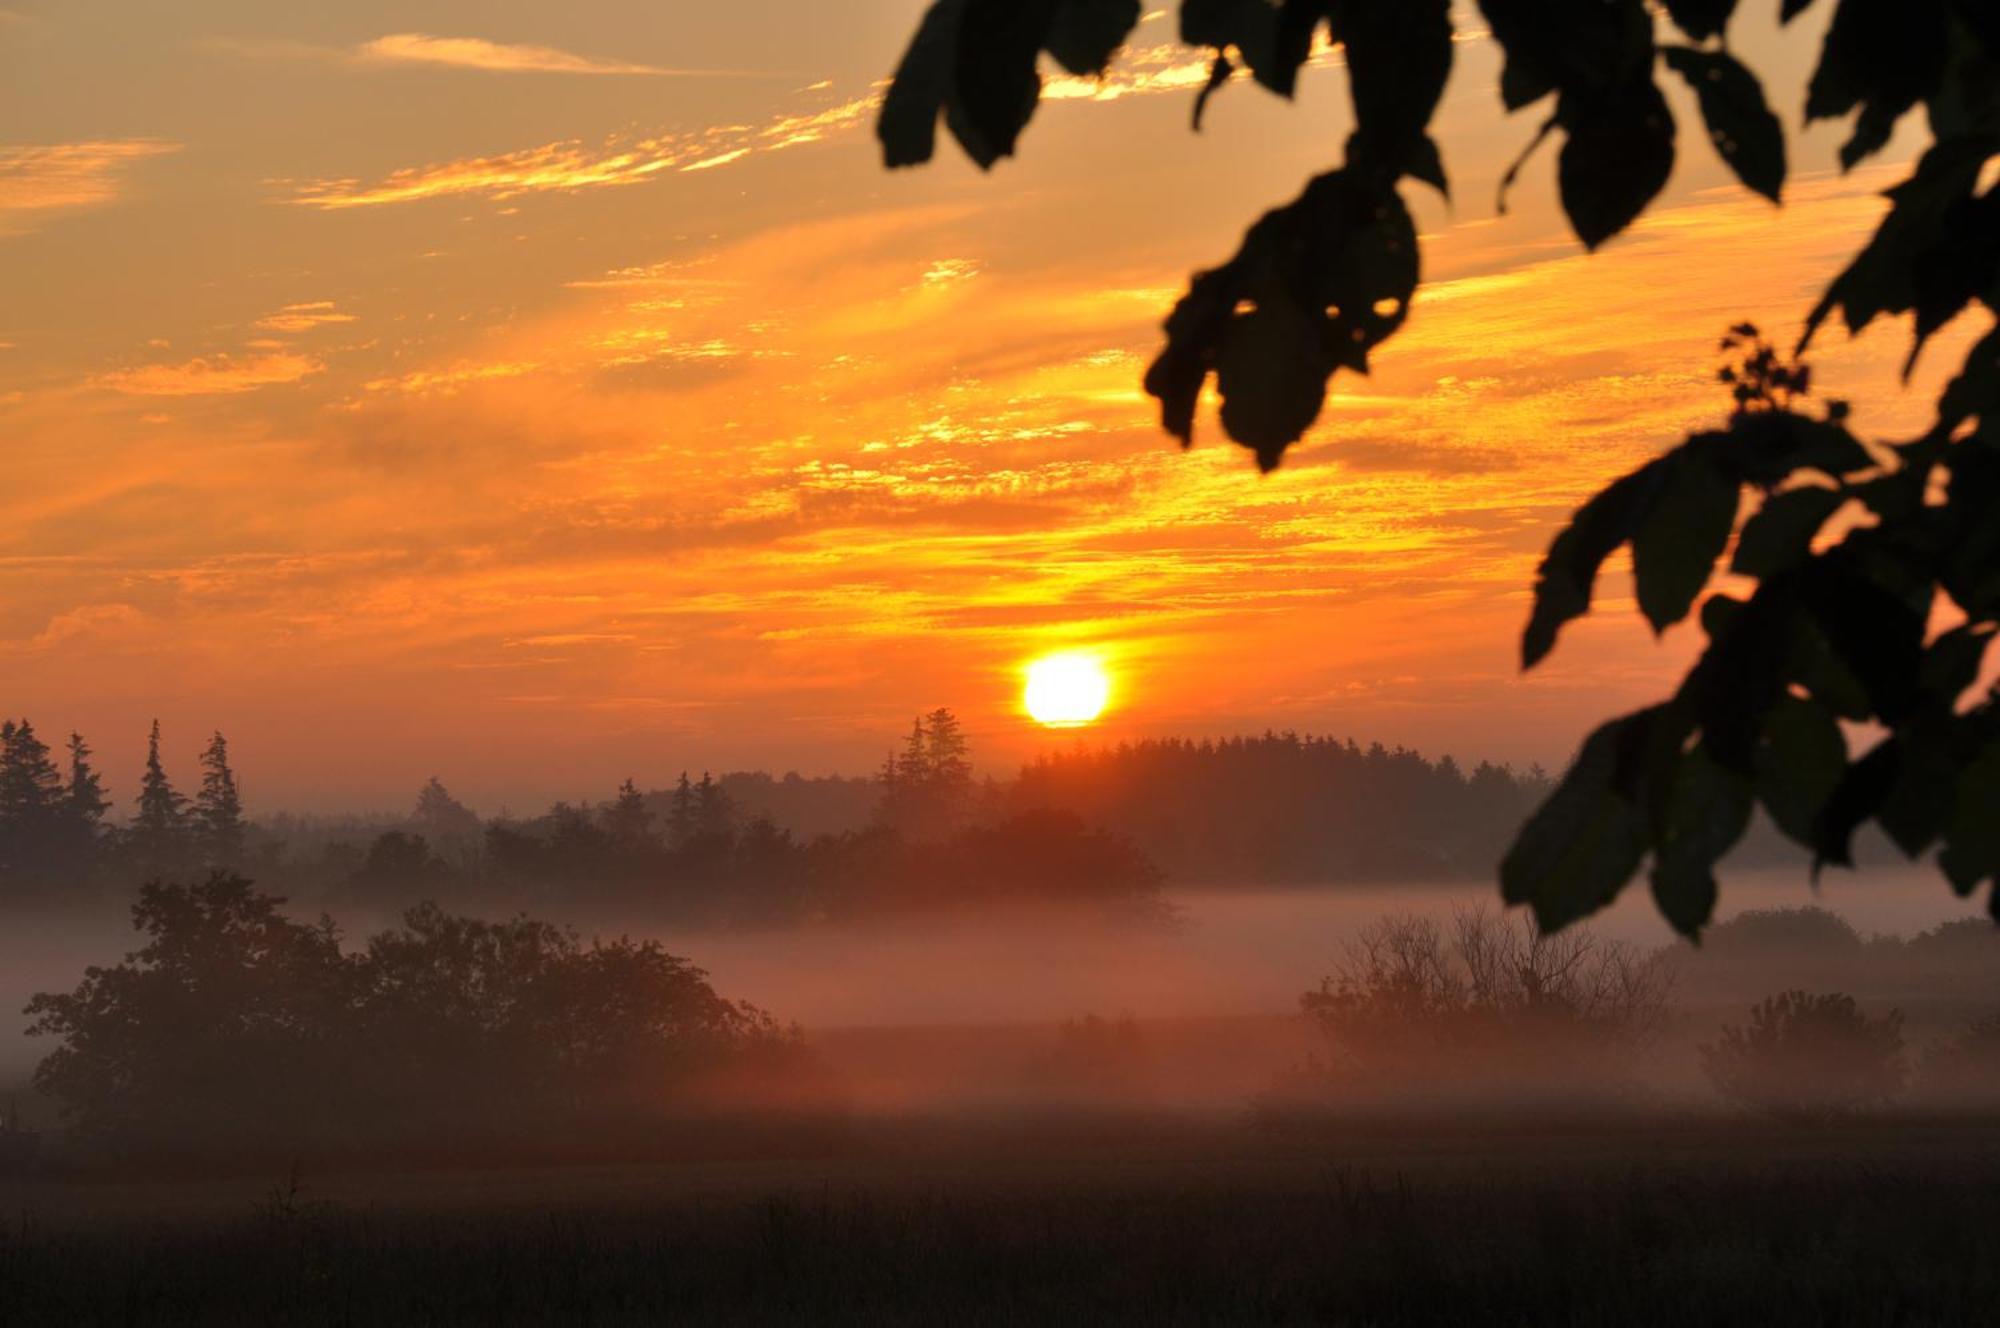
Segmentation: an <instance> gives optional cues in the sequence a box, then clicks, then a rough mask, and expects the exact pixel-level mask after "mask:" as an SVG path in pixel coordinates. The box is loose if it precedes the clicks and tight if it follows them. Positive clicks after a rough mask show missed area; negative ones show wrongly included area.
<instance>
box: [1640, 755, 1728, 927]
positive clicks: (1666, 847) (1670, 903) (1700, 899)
mask: <svg viewBox="0 0 2000 1328" xmlns="http://www.w3.org/2000/svg"><path fill="white" fill-rule="evenodd" d="M1751 806H1752V800H1751V793H1750V781H1749V780H1747V779H1745V778H1744V777H1743V776H1741V775H1739V774H1737V773H1735V772H1734V771H1731V770H1725V769H1723V768H1722V767H1721V766H1719V765H1717V764H1716V763H1715V762H1714V761H1712V760H1710V759H1709V756H1708V753H1707V752H1706V751H1704V750H1703V749H1702V747H1701V746H1700V745H1699V744H1697V745H1696V746H1695V747H1694V749H1693V750H1692V751H1690V752H1688V753H1687V754H1686V755H1685V756H1683V757H1682V758H1681V759H1680V762H1679V763H1678V768H1677V769H1676V770H1675V772H1674V776H1673V780H1672V783H1671V787H1670V789H1669V792H1668V794H1667V798H1666V815H1665V816H1664V818H1663V819H1662V821H1661V823H1660V825H1659V827H1658V832H1657V842H1656V844H1655V846H1654V859H1653V900H1654V902H1655V903H1657V904H1658V905H1659V909H1660V913H1661V915H1662V916H1663V917H1665V918H1666V920H1667V922H1668V924H1669V925H1671V926H1672V927H1673V929H1674V930H1675V931H1677V932H1679V933H1680V934H1681V935H1683V936H1694V935H1697V934H1698V933H1699V932H1700V931H1701V929H1702V928H1703V927H1704V926H1706V925H1707V923H1708V920H1709V917H1710V915H1711V914H1713V913H1714V911H1715V899H1716V886H1715V864H1716V862H1717V861H1718V860H1719V859H1720V858H1721V857H1722V855H1723V854H1725V853H1727V852H1728V851H1729V850H1730V849H1731V848H1733V847H1734V846H1735V844H1736V841H1737V840H1739V839H1741V838H1742V837H1743V831H1744V830H1745V829H1746V828H1748V826H1749V824H1750V810H1751Z"/></svg>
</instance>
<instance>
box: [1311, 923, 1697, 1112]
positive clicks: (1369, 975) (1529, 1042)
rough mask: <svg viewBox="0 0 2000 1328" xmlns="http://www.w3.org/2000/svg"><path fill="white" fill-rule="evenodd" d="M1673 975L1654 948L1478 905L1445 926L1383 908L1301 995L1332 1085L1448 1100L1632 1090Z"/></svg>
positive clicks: (1663, 1014)
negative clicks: (1650, 951) (1546, 927)
mask: <svg viewBox="0 0 2000 1328" xmlns="http://www.w3.org/2000/svg"><path fill="white" fill-rule="evenodd" d="M1671 989H1672V975H1671V972H1670V970H1669V969H1668V968H1667V967H1666V966H1665V965H1664V964H1663V963H1662V962H1661V961H1660V959H1659V958H1658V957H1657V956H1650V955H1644V954H1641V953H1640V952H1639V951H1637V950H1635V949H1634V948H1632V947H1630V946H1627V945H1624V944H1622V943H1620V942H1617V941H1609V940H1604V939H1602V938H1600V937H1597V936H1594V935H1593V934H1591V932H1590V931H1589V930H1587V929H1573V930H1570V931H1566V932H1563V933H1560V934H1556V935H1549V934H1546V933H1543V932H1541V931H1539V930H1538V929H1537V928H1536V927H1535V925H1534V923H1533V922H1532V921H1531V920H1530V919H1528V918H1527V917H1525V916H1519V915H1511V916H1510V915H1501V916H1496V915H1493V914H1490V913H1488V912H1486V911H1485V910H1483V909H1476V910H1470V911H1467V912H1462V913H1460V914H1458V915H1457V916H1456V917H1455V918H1453V919H1452V922H1451V924H1450V925H1449V926H1448V927H1447V926H1445V925H1443V924H1440V923H1439V922H1437V921H1435V920H1433V919H1430V918H1422V917H1410V916H1403V917H1388V918H1383V919H1381V920H1380V921H1378V922H1376V923H1375V924H1373V925H1372V926H1370V927H1368V928H1366V929H1365V930H1364V931H1362V932H1361V933H1360V935H1359V936H1357V937H1356V938H1355V939H1354V941H1353V942H1351V943H1350V944H1349V945H1348V947H1347V953H1346V956H1345V958H1344V960H1343V961H1342V963H1341V965H1340V966H1339V968H1338V969H1336V971H1335V972H1334V973H1332V974H1331V975H1329V976H1328V977H1326V978H1324V979H1323V980H1322V981H1321V983H1320V985H1319V988H1318V989H1317V990H1315V991H1309V992H1307V993H1306V994H1305V995H1304V997H1302V998H1301V1004H1302V1006H1303V1008H1304V1010H1305V1013H1306V1016H1307V1017H1308V1018H1309V1019H1310V1020H1311V1021H1312V1022H1313V1024H1314V1025H1315V1026H1316V1027H1317V1029H1318V1031H1319V1032H1320V1034H1321V1035H1322V1036H1323V1038H1324V1040H1325V1045H1326V1048H1327V1052H1328V1059H1327V1061H1326V1062H1325V1063H1324V1064H1323V1065H1321V1066H1320V1067H1318V1073H1317V1076H1316V1077H1317V1078H1319V1079H1320V1080H1321V1086H1322V1087H1323V1088H1326V1089H1330V1090H1331V1091H1332V1092H1333V1093H1334V1094H1335V1096H1337V1097H1342V1098H1347V1099H1354V1100H1371V1099H1379V1098H1381V1097H1384V1096H1390V1097H1402V1096H1411V1097H1416V1098H1420V1099H1422V1100H1425V1101H1429V1102H1435V1103H1438V1104H1440V1105H1449V1104H1451V1103H1454V1102H1462V1101H1465V1100H1467V1099H1470V1098H1488V1097H1503V1098H1510V1099H1517V1098H1520V1097H1524V1096H1525V1097H1545V1096H1564V1097H1569V1096H1574V1095H1575V1094H1576V1093H1578V1092H1579V1091H1581V1092H1584V1093H1600V1092H1607V1091H1608V1092H1613V1093H1616V1092H1620V1091H1622V1090H1623V1088H1624V1087H1625V1086H1626V1084H1627V1080H1628V1077H1629V1074H1628V1072H1629V1071H1630V1069H1631V1067H1632V1062H1633V1060H1634V1058H1635V1057H1636V1056H1637V1055H1638V1054H1639V1053H1641V1052H1643V1051H1644V1050H1645V1048H1647V1047H1648V1046H1650V1045H1651V1044H1652V1043H1653V1042H1654V1041H1655V1040H1656V1039H1657V1037H1658V1035H1659V1034H1660V1032H1661V1031H1662V1030H1663V1028H1664V1026H1665V1023H1666V1018H1667V1010H1668V997H1669V995H1670V993H1671Z"/></svg>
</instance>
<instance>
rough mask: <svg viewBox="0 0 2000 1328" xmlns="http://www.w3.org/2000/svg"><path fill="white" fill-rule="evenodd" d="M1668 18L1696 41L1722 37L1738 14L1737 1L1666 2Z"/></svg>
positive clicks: (1688, 0)
mask: <svg viewBox="0 0 2000 1328" xmlns="http://www.w3.org/2000/svg"><path fill="white" fill-rule="evenodd" d="M1666 3H1667V17H1668V18H1671V19H1672V20H1673V21H1674V26H1675V27H1677V28H1679V29H1680V30H1681V31H1682V32H1685V33H1686V34H1687V35H1688V36H1689V37H1691V38H1693V39H1694V40H1695V41H1707V40H1708V39H1709V38H1710V37H1720V36H1721V35H1722V30H1723V29H1724V28H1726V27H1728V26H1729V17H1730V15H1732V14H1734V13H1735V12H1736V0H1666Z"/></svg>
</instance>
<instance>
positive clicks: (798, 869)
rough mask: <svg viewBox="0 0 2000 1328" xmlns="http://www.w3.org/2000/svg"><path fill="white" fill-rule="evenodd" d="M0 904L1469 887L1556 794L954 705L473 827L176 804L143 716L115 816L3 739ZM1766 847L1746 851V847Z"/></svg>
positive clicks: (450, 802)
mask: <svg viewBox="0 0 2000 1328" xmlns="http://www.w3.org/2000/svg"><path fill="white" fill-rule="evenodd" d="M0 733H4V735H5V743H4V749H3V750H0V901H7V902H14V903H20V902H42V903H47V902H63V901H73V902H97V903H103V902H111V903H121V904H122V902H123V901H125V900H127V899H129V898H130V893H131V891H132V890H133V889H134V888H135V887H136V886H137V885H138V884H140V883H141V882H143V881H147V880H171V879H181V880H186V879H194V878H196V877H198V876H199V875H200V874H202V873H204V872H207V871H210V870H225V871H242V872H245V873H246V874H249V875H251V876H254V877H255V878H256V879H258V880H260V881H263V882H266V883H268V884H270V885H271V886H272V888H275V889H281V890H283V891H285V892H286V893H287V894H289V895H292V896H293V897H300V898H308V899H313V900H317V901H321V902H323V903H326V904H328V905H332V906H337V907H339V908H341V909H344V910H351V909H359V910H362V911H365V912H368V913H371V914H375V915H381V914H383V913H393V912H395V911H397V910H400V909H402V908H404V907H407V906H408V905H409V904H411V903H413V902H416V901H418V900H421V899H438V900H445V901H449V902H452V903H453V904H455V905H457V906H461V907H466V908H471V909H476V910H480V911H484V912H488V913H492V912H498V911H506V910H512V909H518V908H534V909H542V910H551V911H554V912H555V913H556V915H558V916H562V917H566V918H587V917H631V918H635V919H648V920H658V921H677V922H685V923H689V924H696V925H704V926H723V927H735V926H759V925H770V924H792V923H799V922H814V921H839V920H845V919H862V918H871V917H879V916H884V915H887V914H894V913H901V912H909V911H925V910H935V909H944V908H955V907H967V908H973V907H990V906H993V905H994V904H996V903H999V902H1003V901H1016V900H1031V899H1039V900H1043V901H1048V900H1051V899H1058V900H1061V901H1063V902H1067V903H1074V904H1081V905H1086V906H1088V907H1090V908H1093V909H1097V910H1100V911H1108V912H1111V913H1115V914H1118V915H1121V916H1128V917H1129V916H1134V915H1139V916H1160V915H1161V914H1162V913H1163V912H1164V909H1163V906H1162V905H1161V904H1160V902H1159V888H1160V886H1161V883H1162V882H1163V881H1164V880H1165V879H1166V878H1167V877H1168V876H1171V878H1172V879H1173V880H1174V881H1175V882H1176V883H1181V884H1196V885H1218V886H1250V885H1273V884H1277V885H1292V884H1299V885H1311V884H1326V883H1342V882H1393V881H1398V880H1436V879H1440V878H1448V877H1468V878H1470V877H1477V876H1481V875H1484V874H1486V873H1488V872H1490V871H1491V870H1492V867H1493V864H1494V863H1495V862H1496V861H1497V860H1498V858H1499V856H1500V854H1501V853H1502V852H1503V851H1504V849H1505V847H1506V845H1507V844H1508V842H1509V841H1510V840H1511V837H1512V835H1513V833H1514V831H1515V830H1516V828H1517V827H1518V826H1519V825H1520V823H1521V821H1522V819H1523V818H1524V817H1525V816H1526V815H1527V814H1528V812H1529V811H1530V810H1532V808H1533V807H1534V806H1535V805H1536V804H1537V803H1538V802H1539V801H1540V799H1541V798H1542V797H1543V796H1544V794H1545V793H1546V790H1547V787H1548V783H1549V781H1548V778H1547V776H1546V775H1545V774H1544V773H1543V772H1542V771H1541V770H1540V769H1539V768H1531V769H1529V770H1527V771H1525V772H1524V771H1517V770H1515V769H1512V768H1511V767H1508V766H1504V765H1494V764H1490V763H1486V762H1481V763H1480V764H1478V765H1476V766H1474V767H1472V768H1471V769H1470V770H1466V769H1464V768H1462V767H1461V766H1460V765H1459V764H1458V763H1457V762H1456V761H1454V760H1453V759H1452V758H1451V757H1449V756H1445V757H1442V758H1439V759H1436V760H1431V759H1428V758H1426V757H1424V756H1422V755H1420V754H1419V753H1417V752H1414V751H1410V750H1408V749H1406V748H1402V747H1397V748H1389V747H1385V746H1383V745H1381V744H1379V743H1377V744H1375V745H1372V746H1369V747H1365V748H1364V747H1362V746H1360V745H1359V744H1357V743H1355V742H1353V741H1351V740H1349V741H1337V740H1334V739H1330V738H1318V737H1310V736H1300V735H1297V734H1292V733H1282V734H1280V733H1267V734H1265V735H1263V736H1261V737H1246V738H1233V739H1226V740H1220V741H1188V740H1181V739H1159V740H1147V741H1143V742H1137V743H1121V744H1119V745H1117V746H1114V747H1108V748H1102V749H1095V750H1091V749H1082V748H1079V749H1076V750H1072V751H1065V752H1058V753H1052V754H1049V755H1046V756H1044V757H1042V758H1040V759H1038V760H1037V761H1035V762H1034V763H1032V764H1030V765H1028V766H1026V767H1025V768H1023V769H1022V770H1021V771H1020V772H1019V774H1018V775H1017V776H1016V777H1015V778H1014V779H1012V780H1009V781H1004V782H1002V781H995V780H992V779H980V778H978V777H977V776H976V775H975V773H974V767H973V764H972V754H971V752H970V749H969V745H968V743H967V741H966V738H965V735H964V732H963V729H962V728H961V726H960V724H959V721H958V719H957V717H956V716H954V715H953V714H952V712H951V711H950V710H949V709H938V710H933V711H931V712H930V713H928V714H926V715H923V716H921V717H920V718H918V719H917V720H916V721H915V722H914V723H913V725H912V726H911V729H910V731H909V733H908V734H907V735H906V736H905V737H904V738H903V740H902V741H901V742H900V743H899V744H897V746H896V747H895V748H894V749H893V750H891V751H890V752H889V754H888V755H887V757H886V759H885V760H884V761H883V763H882V765H881V767H880V768H879V770H878V771H877V772H876V774H875V775H874V777H873V778H872V779H865V780H864V779H853V778H838V777H835V778H825V779H812V780H806V779H801V778H799V777H798V776H796V775H787V776H785V777H784V778H782V779H774V778H772V777H771V776H769V775H763V774H746V773H737V774H731V775H725V776H722V777H720V778H717V777H715V776H714V775H712V774H709V773H706V772H704V773H702V774H701V775H700V776H699V777H692V776H691V775H690V774H683V775H682V776H681V777H680V779H679V780H678V781H677V783H676V784H675V785H674V786H673V787H671V788H669V789H664V790H661V789H654V790H647V789H642V788H640V787H639V786H638V785H637V784H636V783H635V782H634V781H632V780H629V779H628V780H626V781H625V782H624V783H623V784H622V785H621V786H620V787H619V788H618V789H617V790H616V792H615V793H614V794H613V795H612V796H611V797H609V798H606V799H604V800H602V801H594V800H583V801H575V802H567V801H566V802H558V803H556V804H555V805H553V806H551V807H550V808H549V809H548V810H547V811H545V812H543V813H541V814H540V815H534V816H525V817H523V816H514V815H511V814H506V813H503V814H501V815H500V816H497V817H493V818H490V819H489V818H485V817H482V816H480V815H479V814H478V813H476V812H475V811H473V810H472V809H471V808H469V807H467V806H465V805H464V804H463V803H461V802H460V801H458V800H457V799H456V798H454V797H453V796H452V795H451V793H450V791H449V790H447V789H446V788H445V786H444V785H443V783H442V782H440V781H439V780H437V779H435V778H433V779H432V780H431V781H430V782H429V783H428V784H427V785H426V786H425V787H424V788H423V789H422V790H421V791H420V793H419V794H418V796H417V798H416V800H415V802H414V805H413V806H412V808H411V810H410V811H409V812H408V813H407V814H406V815H404V816H401V817H375V818H354V817H349V818H343V819H329V818H317V817H310V816H307V817H296V816H278V817H272V818H269V819H267V820H265V821H261V822H253V821H249V820H246V818H245V816H244V813H243V805H242V799H241V796H240V794H239V791H238V787H237V782H236V776H235V773H234V771H233V770H232V769H231V767H230V762H229V748H228V744H227V742H226V740H225V739H224V738H223V736H222V735H221V734H220V733H217V734H216V735H214V737H213V739H212V740H211V741H210V742H209V744H208V745H207V747H206V748H205V749H204V751H203V753H202V756H201V782H200V786H199V788H198V789H197V790H196V791H195V792H194V793H193V795H192V796H187V795H184V794H182V793H181V792H180V791H179V790H178V789H177V788H176V787H175V785H174V783H173V781H172V780H171V779H170V778H169V776H168V773H167V771H166V769H165V767H164V765H163V764H162V762H161V758H160V736H159V726H158V725H157V724H155V725H154V727H153V732H152V735H151V740H150V742H149V745H148V754H147V759H146V763H145V766H144V768H143V770H142V771H141V772H140V776H139V781H138V790H137V796H136V797H134V798H133V799H132V800H131V802H130V803H129V806H130V807H131V812H130V814H129V815H128V816H127V817H126V818H123V819H119V818H115V817H113V816H112V815H111V814H110V809H111V806H112V802H113V800H112V798H111V796H110V794H109V793H108V792H107V790H106V787H105V783H104V780H103V779H102V777H101V776H100V774H99V773H98V771H97V770H96V768H95V767H94V765H93V764H92V760H91V753H90V748H89V746H88V745H87V744H86V743H85V742H84V740H83V739H82V738H81V737H80V736H77V735H71V738H70V741H69V744H68V752H67V756H68V760H67V766H66V767H65V766H64V765H63V764H61V763H59V762H58V760H57V759H56V756H55V754H54V753H52V752H51V751H50V749H49V747H48V746H47V744H45V743H44V742H43V740H42V739H41V738H40V737H39V736H38V735H37V734H36V732H35V730H34V728H33V726H32V725H31V724H30V723H29V722H28V721H26V720H21V721H12V722H9V723H8V724H6V725H5V727H4V729H0ZM1756 851H1757V849H1756V847H1755V845H1754V844H1753V845H1752V846H1751V848H1750V849H1749V852H1750V853H1753V854H1754V853H1755V852H1756Z"/></svg>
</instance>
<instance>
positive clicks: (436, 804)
mask: <svg viewBox="0 0 2000 1328" xmlns="http://www.w3.org/2000/svg"><path fill="white" fill-rule="evenodd" d="M410 820H412V821H413V822H415V823H416V824H417V825H418V826H419V827H420V828H422V830H423V831H424V833H425V834H427V835H429V836H430V838H431V839H433V840H445V839H452V838H459V839H463V838H465V837H467V836H470V835H476V834H478V833H479V814H478V813H477V812H475V811H473V810H472V808H470V807H468V806H466V805H465V804H464V803H462V802H460V801H459V800H458V799H457V798H454V797H452V796H451V790H450V789H447V788H446V787H445V786H444V781H442V780H440V779H439V778H438V777H437V776H436V775H432V776H431V777H430V781H429V782H428V783H426V784H425V785H424V786H423V788H422V789H420V790H418V792H417V805H416V809H415V810H414V811H412V812H411V813H410Z"/></svg>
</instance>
